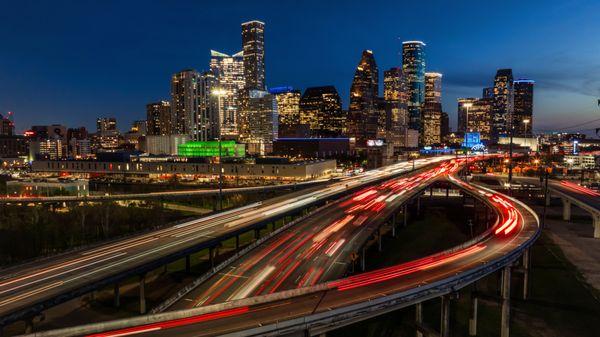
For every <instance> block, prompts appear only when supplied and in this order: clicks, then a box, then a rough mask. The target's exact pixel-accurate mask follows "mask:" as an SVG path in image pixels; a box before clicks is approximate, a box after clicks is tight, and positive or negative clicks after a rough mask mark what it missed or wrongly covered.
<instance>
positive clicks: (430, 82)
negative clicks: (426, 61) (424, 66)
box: [425, 73, 442, 103]
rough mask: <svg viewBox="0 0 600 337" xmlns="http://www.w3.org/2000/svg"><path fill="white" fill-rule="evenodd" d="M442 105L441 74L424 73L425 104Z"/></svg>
mask: <svg viewBox="0 0 600 337" xmlns="http://www.w3.org/2000/svg"><path fill="white" fill-rule="evenodd" d="M429 102H430V103H442V74H440V73H425V103H429Z"/></svg>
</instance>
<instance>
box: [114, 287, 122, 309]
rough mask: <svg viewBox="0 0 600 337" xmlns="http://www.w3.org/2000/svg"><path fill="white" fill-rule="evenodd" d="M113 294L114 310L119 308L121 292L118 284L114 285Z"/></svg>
mask: <svg viewBox="0 0 600 337" xmlns="http://www.w3.org/2000/svg"><path fill="white" fill-rule="evenodd" d="M114 293H115V297H114V300H113V304H114V307H115V308H118V307H120V306H121V291H120V289H119V284H118V283H115V288H114Z"/></svg>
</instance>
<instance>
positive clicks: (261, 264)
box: [171, 207, 343, 310]
mask: <svg viewBox="0 0 600 337" xmlns="http://www.w3.org/2000/svg"><path fill="white" fill-rule="evenodd" d="M341 214H343V210H342V211H341V210H340V209H337V208H336V207H327V208H325V209H324V210H323V211H322V212H320V213H319V214H318V215H317V214H315V215H312V216H310V217H308V218H307V219H306V220H305V221H303V222H302V223H300V224H297V225H296V226H293V227H291V228H289V229H287V230H286V231H284V232H282V233H279V234H278V235H277V236H275V237H273V238H272V239H270V240H268V241H267V242H265V243H263V244H262V245H260V246H259V247H257V248H255V249H254V250H253V251H252V252H251V253H249V254H246V255H244V256H242V257H241V258H240V259H239V260H238V261H237V262H236V263H235V264H234V265H233V266H231V267H229V268H227V269H226V270H225V271H223V272H221V273H218V274H217V275H215V276H213V277H211V278H209V279H208V280H207V281H206V282H204V283H203V284H202V285H201V286H199V287H198V288H196V289H194V290H193V291H192V292H190V293H189V294H187V295H186V296H185V297H184V298H182V299H181V300H180V301H178V302H176V303H175V304H174V306H173V307H171V308H172V309H173V310H177V309H185V308H191V307H194V306H198V305H207V304H211V303H220V302H225V301H227V300H228V298H229V297H230V296H231V295H233V293H234V291H236V290H237V289H239V288H241V287H242V286H243V285H244V283H246V282H247V281H248V280H249V279H250V278H251V277H253V276H255V275H256V274H257V271H258V272H259V271H262V270H264V269H265V268H266V267H268V266H269V265H270V264H273V263H274V261H275V260H276V259H278V258H282V257H285V256H281V255H282V254H281V253H282V252H283V253H285V254H286V255H288V254H291V253H293V252H294V251H297V250H299V249H300V248H301V247H300V246H299V245H300V244H303V243H304V244H306V245H308V243H307V242H308V241H309V238H310V237H311V236H312V235H314V234H316V233H317V232H318V231H319V228H320V227H319V226H320V225H322V224H323V223H326V222H330V221H334V219H336V218H337V217H339V216H340V215H341ZM275 248H279V249H278V250H277V251H276V250H275ZM294 257H295V256H294ZM288 258H292V256H291V255H290V256H288ZM286 260H287V259H286ZM225 287H226V288H225ZM215 295H216V296H215Z"/></svg>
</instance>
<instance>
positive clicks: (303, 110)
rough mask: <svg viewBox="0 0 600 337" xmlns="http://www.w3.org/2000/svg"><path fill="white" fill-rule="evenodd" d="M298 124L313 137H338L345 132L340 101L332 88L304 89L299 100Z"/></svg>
mask: <svg viewBox="0 0 600 337" xmlns="http://www.w3.org/2000/svg"><path fill="white" fill-rule="evenodd" d="M300 123H301V124H307V125H308V126H309V128H310V132H311V136H313V137H339V136H341V135H343V134H344V133H345V131H346V116H345V113H344V111H343V110H342V101H341V99H340V96H339V95H338V92H337V90H336V89H335V87H333V86H331V85H330V86H324V87H311V88H306V90H305V91H304V94H303V95H302V98H301V99H300Z"/></svg>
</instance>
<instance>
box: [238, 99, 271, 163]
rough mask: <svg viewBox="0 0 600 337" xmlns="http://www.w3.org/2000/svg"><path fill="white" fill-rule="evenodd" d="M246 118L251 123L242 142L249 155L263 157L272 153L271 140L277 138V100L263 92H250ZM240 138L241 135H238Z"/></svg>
mask: <svg viewBox="0 0 600 337" xmlns="http://www.w3.org/2000/svg"><path fill="white" fill-rule="evenodd" d="M247 102H248V105H247V110H246V111H247V113H248V114H247V117H248V120H249V121H251V125H250V127H249V128H248V129H249V131H250V133H249V134H246V135H245V137H244V138H243V139H244V142H245V143H246V144H247V145H248V147H247V149H248V152H249V153H252V154H260V155H265V154H268V153H271V152H272V151H273V139H276V138H277V136H278V130H279V116H278V112H277V100H276V99H275V97H274V96H273V95H271V94H270V93H268V92H267V91H264V90H250V91H249V97H248V101H247ZM240 136H241V135H240Z"/></svg>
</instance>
